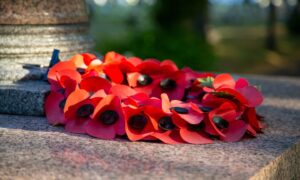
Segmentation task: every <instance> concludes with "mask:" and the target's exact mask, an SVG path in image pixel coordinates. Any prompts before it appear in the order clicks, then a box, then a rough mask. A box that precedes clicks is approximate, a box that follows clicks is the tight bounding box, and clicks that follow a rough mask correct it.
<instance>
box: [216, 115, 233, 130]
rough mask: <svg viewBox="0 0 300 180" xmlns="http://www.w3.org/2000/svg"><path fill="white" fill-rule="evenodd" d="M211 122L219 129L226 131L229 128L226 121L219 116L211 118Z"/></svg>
mask: <svg viewBox="0 0 300 180" xmlns="http://www.w3.org/2000/svg"><path fill="white" fill-rule="evenodd" d="M213 122H214V123H215V125H216V126H217V127H218V128H219V129H226V128H228V126H229V123H228V121H226V120H225V119H223V118H221V117H219V116H215V117H213Z"/></svg>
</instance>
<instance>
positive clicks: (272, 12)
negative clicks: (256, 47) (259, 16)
mask: <svg viewBox="0 0 300 180" xmlns="http://www.w3.org/2000/svg"><path fill="white" fill-rule="evenodd" d="M276 20H277V12H276V6H275V5H274V3H273V2H272V0H271V1H270V5H269V13H268V19H267V40H266V45H267V49H268V50H271V51H276V50H277V40H276Z"/></svg>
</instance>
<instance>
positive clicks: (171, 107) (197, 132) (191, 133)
mask: <svg viewBox="0 0 300 180" xmlns="http://www.w3.org/2000/svg"><path fill="white" fill-rule="evenodd" d="M161 98H162V104H163V108H162V109H163V110H164V112H172V114H173V115H172V119H173V120H174V124H175V125H176V126H177V127H179V133H180V136H181V138H182V139H183V140H184V141H185V142H188V143H192V144H208V143H212V140H211V139H209V138H208V137H207V135H206V134H205V133H204V132H203V127H202V126H203V124H204V117H205V115H204V113H203V112H202V111H201V110H199V108H198V107H197V105H195V104H193V103H183V102H181V101H178V100H173V101H171V102H170V101H169V99H168V96H167V95H166V94H162V96H161Z"/></svg>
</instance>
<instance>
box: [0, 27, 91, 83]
mask: <svg viewBox="0 0 300 180" xmlns="http://www.w3.org/2000/svg"><path fill="white" fill-rule="evenodd" d="M93 46H94V41H93V39H92V38H91V36H89V33H88V25H87V24H75V25H26V26H25V25H24V26H17V25H1V26H0V62H1V63H0V80H3V79H4V80H19V79H15V77H19V76H20V75H19V74H18V72H19V70H20V69H21V67H22V66H23V65H24V64H38V65H42V66H47V65H48V64H49V60H50V58H51V54H52V52H53V49H59V50H60V52H61V53H60V58H61V59H62V60H65V59H68V58H70V57H72V56H73V55H75V54H77V53H83V52H90V51H91V50H92V49H93ZM13 68H15V69H13ZM10 71H11V73H15V74H16V75H17V76H10V74H11V73H9V72H10ZM21 71H22V70H21ZM1 74H3V75H1ZM5 74H9V76H5ZM21 74H22V73H21Z"/></svg>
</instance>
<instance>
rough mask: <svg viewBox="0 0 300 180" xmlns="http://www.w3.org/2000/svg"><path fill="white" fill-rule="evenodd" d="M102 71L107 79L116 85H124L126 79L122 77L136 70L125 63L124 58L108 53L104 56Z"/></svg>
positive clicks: (127, 62)
mask: <svg viewBox="0 0 300 180" xmlns="http://www.w3.org/2000/svg"><path fill="white" fill-rule="evenodd" d="M102 69H103V72H104V73H105V74H106V75H107V76H108V77H109V79H110V80H111V81H112V82H114V83H116V84H121V83H125V82H126V77H125V76H124V75H125V74H126V73H128V72H134V71H135V70H136V68H135V67H134V66H133V65H132V64H131V63H130V62H129V61H127V59H126V57H124V56H122V55H120V54H118V53H116V52H108V53H107V54H106V55H105V56H104V59H103V64H102Z"/></svg>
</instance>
